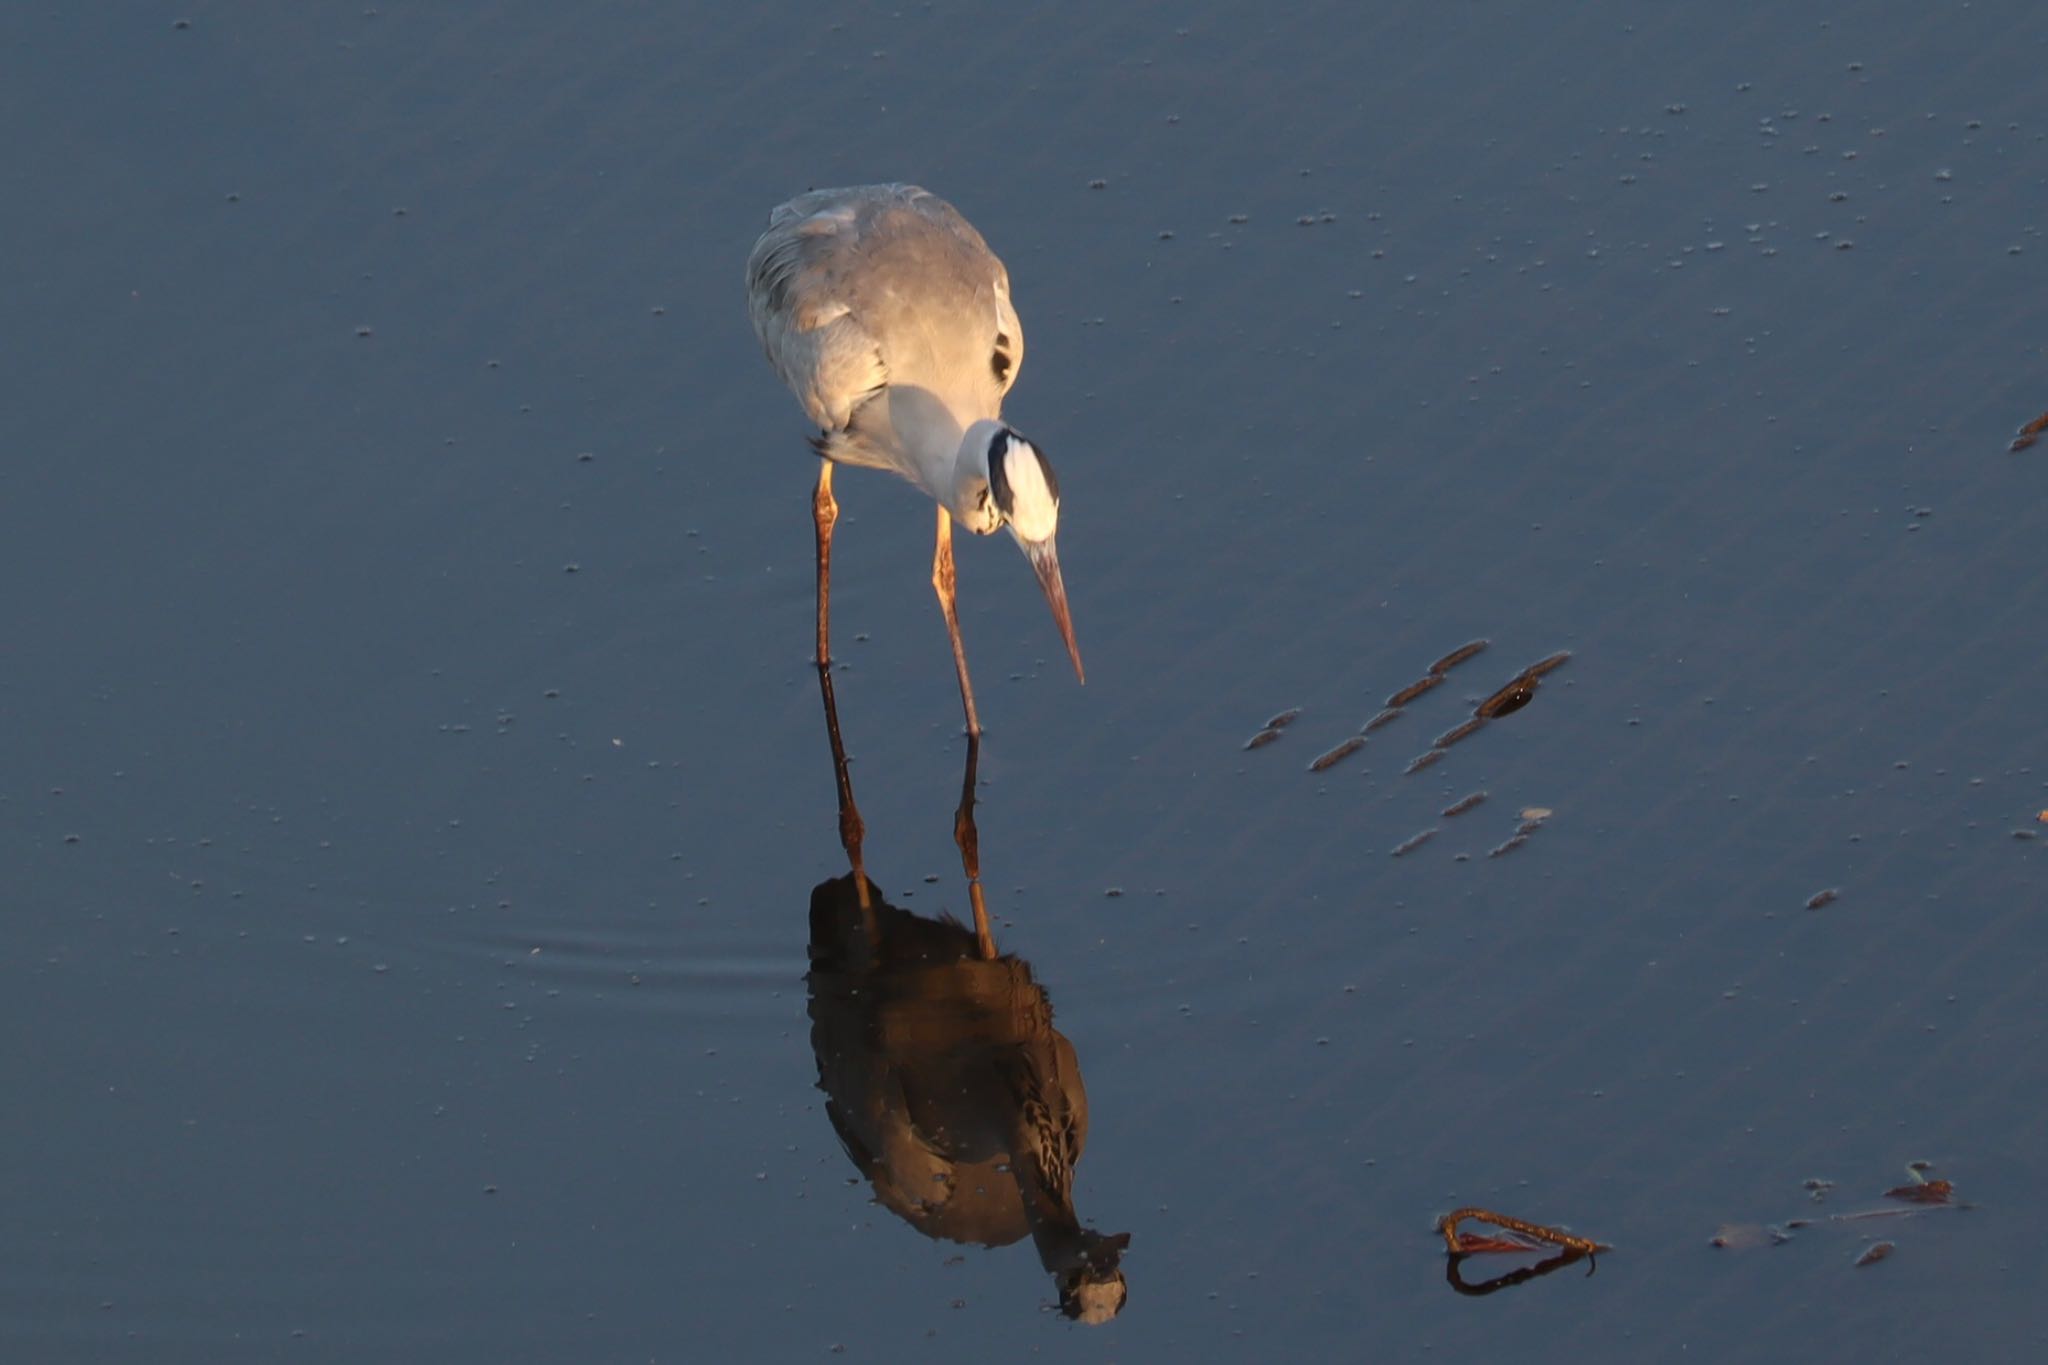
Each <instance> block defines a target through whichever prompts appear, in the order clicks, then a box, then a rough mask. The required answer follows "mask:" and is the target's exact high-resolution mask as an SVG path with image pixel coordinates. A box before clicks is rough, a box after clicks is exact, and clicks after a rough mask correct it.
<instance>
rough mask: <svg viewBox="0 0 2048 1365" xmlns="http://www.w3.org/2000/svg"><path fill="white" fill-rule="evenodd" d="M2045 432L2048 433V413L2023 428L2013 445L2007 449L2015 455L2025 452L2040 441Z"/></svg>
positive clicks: (2014, 439) (2014, 438) (2013, 439)
mask: <svg viewBox="0 0 2048 1365" xmlns="http://www.w3.org/2000/svg"><path fill="white" fill-rule="evenodd" d="M2044 431H2048V412H2044V413H2042V414H2041V415H2040V416H2039V417H2036V418H2035V419H2034V420H2033V421H2031V422H2029V423H2027V424H2026V425H2025V426H2023V427H2021V428H2020V430H2019V434H2018V435H2017V436H2015V437H2013V438H2012V444H2011V445H2010V446H2009V447H2007V449H2009V450H2012V451H2013V452H2015V453H2017V452H2019V451H2022V450H2025V449H2026V448H2027V447H2028V446H2030V445H2032V444H2033V443H2034V442H2036V441H2038V440H2040V439H2041V433H2042V432H2044Z"/></svg>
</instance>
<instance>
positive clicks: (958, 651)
mask: <svg viewBox="0 0 2048 1365" xmlns="http://www.w3.org/2000/svg"><path fill="white" fill-rule="evenodd" d="M954 585H955V577H954V573H953V518H952V516H951V514H949V513H948V512H947V511H946V509H945V508H944V507H941V508H939V543H938V545H937V547H936V548H934V549H933V551H932V587H933V588H934V589H935V590H936V591H937V592H938V594H939V610H940V611H942V612H944V613H945V614H946V633H947V634H948V635H950V636H952V637H953V671H954V672H955V673H957V674H959V676H960V705H961V706H962V707H963V708H964V709H965V710H966V712H967V735H968V738H969V739H979V738H981V721H980V720H979V719H978V718H977V717H976V716H975V714H974V684H973V683H970V682H969V681H967V646H966V645H964V644H962V643H961V642H960V616H959V613H958V612H957V611H956V610H955V609H954V606H953V598H954Z"/></svg>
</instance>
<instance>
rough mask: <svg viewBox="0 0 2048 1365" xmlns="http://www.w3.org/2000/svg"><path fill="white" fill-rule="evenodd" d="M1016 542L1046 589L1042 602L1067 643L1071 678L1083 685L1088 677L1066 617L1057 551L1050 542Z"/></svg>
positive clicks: (1064, 596) (1065, 589)
mask: <svg viewBox="0 0 2048 1365" xmlns="http://www.w3.org/2000/svg"><path fill="white" fill-rule="evenodd" d="M1019 543H1020V544H1022V545H1023V547H1024V557H1025V558H1026V559H1028V560H1030V561H1031V571H1032V572H1033V573H1035V574H1037V575H1038V586H1039V587H1041V588H1044V589H1045V600H1046V602H1047V603H1048V604H1049V605H1050V606H1051V607H1052V619H1053V621H1054V622H1055V623H1056V624H1057V625H1058V626H1059V628H1060V638H1061V639H1062V640H1065V641H1066V642H1067V657H1068V658H1070V659H1072V660H1073V661H1074V676H1075V677H1076V678H1077V679H1079V680H1080V681H1081V682H1083V683H1085V682H1087V681H1088V675H1087V674H1086V673H1083V672H1082V671H1081V647H1080V646H1079V645H1077V644H1075V643H1074V622H1073V618H1071V617H1070V616H1068V615H1067V585H1066V584H1065V583H1064V582H1063V581H1061V579H1060V556H1059V551H1058V550H1056V549H1054V548H1053V543H1052V541H1050V540H1041V541H1037V542H1035V543H1031V542H1021V541H1020V542H1019Z"/></svg>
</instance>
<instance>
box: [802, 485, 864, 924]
mask: <svg viewBox="0 0 2048 1365" xmlns="http://www.w3.org/2000/svg"><path fill="white" fill-rule="evenodd" d="M819 466H820V467H819V469H818V489H817V491H816V492H815V493H813V494H812V495H811V518H812V520H813V521H814V522H815V523H816V524H817V528H818V694H819V696H821V697H823V698H824V701H825V733H826V734H827V735H829V736H830V737H831V739H832V777H833V780H834V781H835V783H836V784H837V785H838V788H839V844H840V847H842V848H844V849H845V850H846V861H847V864H848V866H849V867H850V868H851V869H852V871H853V885H854V891H855V894H857V895H858V896H859V897H860V904H861V908H862V909H863V910H865V909H867V908H868V875H867V869H866V868H864V867H863V866H862V865H861V856H860V848H861V840H862V838H863V837H864V836H865V834H866V832H867V831H866V829H865V827H864V826H863V825H862V824H861V818H860V807H858V806H856V805H855V804H854V803H853V779H852V778H851V777H849V776H848V775H847V772H846V745H845V744H844V743H843V742H842V741H841V740H840V738H839V703H838V701H837V699H836V698H834V697H833V695H832V635H831V621H832V614H831V601H832V526H833V523H835V522H837V521H838V520H839V504H838V503H837V502H836V501H834V500H833V497H832V462H831V461H830V460H821V461H819Z"/></svg>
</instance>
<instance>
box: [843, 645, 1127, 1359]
mask: <svg viewBox="0 0 2048 1365" xmlns="http://www.w3.org/2000/svg"><path fill="white" fill-rule="evenodd" d="M825 706H826V724H827V728H828V730H829V731H830V733H831V736H832V749H833V764H834V768H835V770H836V776H837V779H838V784H839V801H840V820H839V826H840V833H841V838H842V842H843V844H844V846H845V848H846V853H847V859H848V862H849V863H850V864H851V866H852V869H853V870H852V871H850V872H849V873H847V875H845V876H843V877H835V878H833V879H832V880H830V881H827V882H823V883H820V884H819V886H818V887H817V888H816V889H815V890H813V891H812V892H811V942H810V959H811V970H810V974H809V976H808V977H807V978H806V979H807V983H808V985H809V989H810V1016H811V1047H812V1049H813V1051H814V1052H815V1053H816V1054H817V1062H818V1088H819V1089H820V1090H822V1091H823V1092H824V1093H825V1113H826V1115H827V1116H828V1117H829V1118H830V1119H831V1121H832V1127H833V1130H834V1131H835V1132H836V1133H838V1135H839V1140H840V1142H841V1144H842V1145H843V1146H844V1147H845V1149H846V1154H847V1156H849V1157H850V1158H852V1160H853V1164H854V1165H855V1166H856V1167H857V1168H859V1170H860V1173H861V1175H862V1176H863V1177H865V1178H866V1179H867V1180H868V1182H869V1183H870V1184H872V1185H873V1186H874V1192H875V1199H876V1202H878V1203H879V1204H881V1205H882V1207H884V1208H886V1209H888V1210H889V1211H890V1212H891V1213H893V1214H895V1215H896V1216H897V1217H898V1218H901V1219H902V1220H903V1221H904V1222H906V1223H908V1224H910V1226H911V1227H913V1228H916V1229H917V1230H918V1231H919V1232H921V1233H923V1234H924V1235H925V1236H927V1237H931V1238H934V1239H942V1240H946V1241H952V1242H973V1243H979V1244H980V1245H982V1246H988V1247H998V1246H1007V1245H1009V1244H1011V1243H1013V1242H1019V1241H1022V1240H1023V1239H1024V1238H1025V1237H1027V1236H1028V1237H1029V1238H1030V1239H1031V1241H1032V1244H1033V1245H1034V1247H1035V1248H1036V1249H1037V1252H1038V1259H1039V1263H1040V1264H1041V1265H1043V1266H1044V1267H1045V1269H1046V1271H1047V1272H1048V1273H1050V1274H1051V1275H1052V1277H1053V1280H1054V1283H1055V1284H1056V1286H1057V1287H1058V1291H1059V1302H1060V1308H1061V1311H1063V1312H1064V1313H1066V1315H1067V1316H1068V1317H1070V1318H1075V1319H1078V1320H1080V1321H1082V1322H1090V1323H1095V1322H1106V1321H1108V1320H1109V1319H1110V1318H1113V1317H1115V1316H1116V1314H1117V1312H1118V1311H1119V1310H1120V1309H1121V1308H1122V1307H1123V1305H1124V1299H1125V1297H1126V1295H1127V1293H1128V1291H1127V1289H1126V1286H1125V1283H1124V1275H1123V1270H1122V1268H1121V1267H1120V1265H1119V1262H1120V1260H1121V1258H1122V1254H1123V1250H1124V1247H1125V1246H1126V1245H1127V1244H1128V1243H1129V1241H1130V1236H1129V1234H1127V1233H1118V1234H1114V1235H1105V1234H1102V1233H1099V1232H1096V1231H1094V1230H1093V1229H1091V1228H1088V1227H1085V1226H1083V1225H1082V1223H1081V1219H1080V1216H1079V1214H1078V1213H1076V1211H1075V1209H1074V1166H1075V1163H1076V1162H1078V1161H1079V1160H1080V1157H1081V1150H1082V1147H1083V1145H1084V1144H1085V1143H1086V1142H1087V1138H1088V1096H1087V1092H1086V1091H1085V1090H1084V1089H1083V1088H1082V1084H1081V1068H1080V1064H1079V1062H1078V1060H1077V1059H1076V1057H1075V1055H1074V1046H1073V1044H1072V1043H1070V1042H1068V1041H1067V1039H1066V1038H1065V1037H1064V1036H1062V1035H1061V1034H1060V1032H1059V1031H1058V1030H1057V1029H1055V1028H1054V1027H1053V1021H1052V1004H1051V1002H1050V1001H1049V1000H1048V999H1047V998H1046V994H1045V988H1044V987H1042V986H1040V985H1039V984H1038V983H1037V981H1035V980H1034V979H1033V977H1032V974H1031V965H1030V964H1029V963H1027V962H1025V961H1023V960H1022V959H1020V958H1018V957H1016V956H1014V955H1010V954H1003V953H999V952H998V951H997V948H996V944H995V936H994V933H993V931H992V930H991V928H990V925H989V919H988V909H987V906H986V904H985V902H984V900H983V896H982V891H981V868H980V852H979V848H978V835H977V833H976V830H975V826H974V781H975V763H976V760H977V758H978V756H979V747H980V746H979V743H978V741H977V740H976V739H975V738H974V737H973V736H969V738H968V744H967V763H966V773H965V776H964V777H963V779H962V782H961V790H960V805H959V808H958V809H957V810H956V811H955V813H954V822H953V827H954V836H955V842H956V843H957V844H958V845H959V848H960V856H961V866H962V868H963V870H964V872H965V873H966V878H967V886H968V899H969V901H970V903H971V904H972V906H973V911H974V927H973V928H971V929H970V928H969V927H967V926H966V925H964V924H962V923H960V922H959V921H957V920H955V919H952V918H951V917H949V916H941V917H939V918H936V919H934V918H929V917H926V916H923V915H916V914H912V913H911V912H910V911H908V910H905V909H902V908H901V907H899V906H894V905H891V904H889V903H888V901H887V900H886V899H885V898H884V897H883V894H882V891H881V889H880V888H879V887H877V886H876V885H875V884H874V883H873V882H872V881H870V880H868V878H867V875H866V872H865V869H864V867H863V865H862V860H861V839H862V835H863V829H862V825H861V821H860V815H859V812H858V809H857V808H856V807H855V806H854V804H853V788H852V783H851V781H850V780H849V779H848V776H847V772H846V755H845V751H844V748H843V746H842V745H841V743H840V739H839V720H838V716H837V714H836V709H835V707H834V706H833V702H832V694H831V690H830V684H829V680H828V681H827V685H826V688H825Z"/></svg>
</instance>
